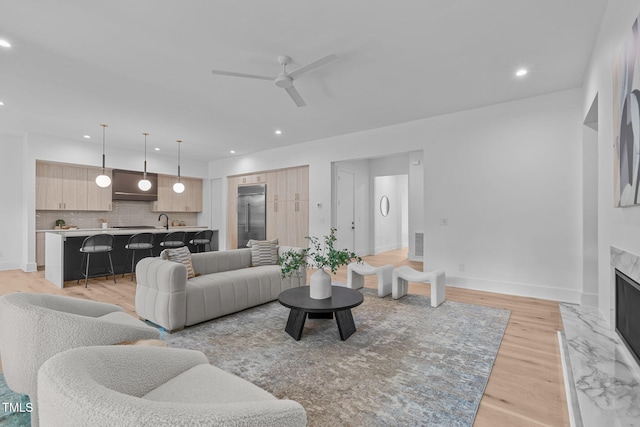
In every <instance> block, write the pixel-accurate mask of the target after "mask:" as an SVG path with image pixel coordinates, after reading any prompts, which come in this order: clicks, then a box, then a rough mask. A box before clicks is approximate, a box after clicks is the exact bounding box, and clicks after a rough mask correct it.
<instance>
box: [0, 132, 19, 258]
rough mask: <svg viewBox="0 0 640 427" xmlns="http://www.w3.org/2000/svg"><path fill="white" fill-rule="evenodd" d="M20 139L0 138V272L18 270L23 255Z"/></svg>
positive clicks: (3, 136) (1, 136)
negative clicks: (0, 235)
mask: <svg viewBox="0 0 640 427" xmlns="http://www.w3.org/2000/svg"><path fill="white" fill-rule="evenodd" d="M21 158H22V137H20V136H15V135H0V159H2V160H0V162H1V164H0V182H2V186H0V188H2V190H1V198H0V200H2V201H1V202H0V224H2V225H1V226H0V228H1V229H2V239H0V270H12V269H16V268H20V265H21V264H20V260H21V259H22V253H23V242H22V238H21V237H22V236H21V235H20V229H21V228H22V223H23V218H22V205H23V191H24V189H23V188H22V182H23V180H22V171H21V170H20V159H21Z"/></svg>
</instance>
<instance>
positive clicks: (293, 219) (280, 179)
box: [227, 166, 309, 249]
mask: <svg viewBox="0 0 640 427" xmlns="http://www.w3.org/2000/svg"><path fill="white" fill-rule="evenodd" d="M228 183H229V188H228V200H227V203H228V204H227V206H228V211H227V236H228V237H227V246H228V248H229V249H233V248H236V247H237V238H238V237H237V234H238V231H237V228H238V222H237V196H238V187H239V186H242V185H249V184H262V183H266V185H267V189H266V193H267V194H266V217H267V218H266V221H267V224H266V229H267V239H269V240H271V239H278V242H279V243H280V244H281V245H288V246H297V247H307V245H308V242H307V239H306V238H305V237H306V236H308V235H309V166H299V167H295V168H287V169H278V170H272V171H267V172H264V173H258V174H251V175H240V176H232V177H229V178H228Z"/></svg>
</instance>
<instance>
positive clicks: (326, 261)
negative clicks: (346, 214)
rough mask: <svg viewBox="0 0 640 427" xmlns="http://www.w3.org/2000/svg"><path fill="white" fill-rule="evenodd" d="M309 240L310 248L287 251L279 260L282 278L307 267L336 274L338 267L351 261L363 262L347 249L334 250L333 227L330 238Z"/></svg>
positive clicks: (334, 230) (334, 234) (309, 238)
mask: <svg viewBox="0 0 640 427" xmlns="http://www.w3.org/2000/svg"><path fill="white" fill-rule="evenodd" d="M306 238H307V239H308V240H309V246H310V247H309V248H305V249H303V250H302V251H297V252H296V251H292V250H291V251H287V252H285V253H283V254H282V256H281V257H280V259H279V263H280V269H281V270H282V277H286V276H290V275H292V274H293V273H296V272H299V271H300V269H303V268H307V267H317V268H322V269H325V268H327V269H329V270H331V272H332V273H333V274H336V271H337V270H338V267H340V266H343V265H347V264H349V263H350V262H351V260H356V261H357V262H362V258H360V257H359V256H358V255H356V254H355V252H350V251H348V250H347V249H342V250H338V249H336V248H334V244H335V242H336V240H337V239H336V229H335V228H333V227H331V232H330V233H329V235H328V236H324V238H323V239H322V240H321V239H319V238H317V237H310V236H307V237H306Z"/></svg>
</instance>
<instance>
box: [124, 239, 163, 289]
mask: <svg viewBox="0 0 640 427" xmlns="http://www.w3.org/2000/svg"><path fill="white" fill-rule="evenodd" d="M155 241H156V236H155V235H154V234H153V233H138V234H134V235H133V236H131V237H129V241H128V242H127V244H126V245H124V248H125V249H126V250H127V255H126V257H125V263H126V259H127V257H129V252H131V280H133V273H134V272H135V269H134V266H135V262H136V251H144V250H148V251H149V255H150V256H153V246H154V245H155ZM124 275H125V272H124V271H123V272H122V277H124Z"/></svg>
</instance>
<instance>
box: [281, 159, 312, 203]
mask: <svg viewBox="0 0 640 427" xmlns="http://www.w3.org/2000/svg"><path fill="white" fill-rule="evenodd" d="M286 186H287V189H286V190H285V192H283V193H284V194H285V200H309V167H308V166H300V167H297V168H291V169H287V170H286Z"/></svg>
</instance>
